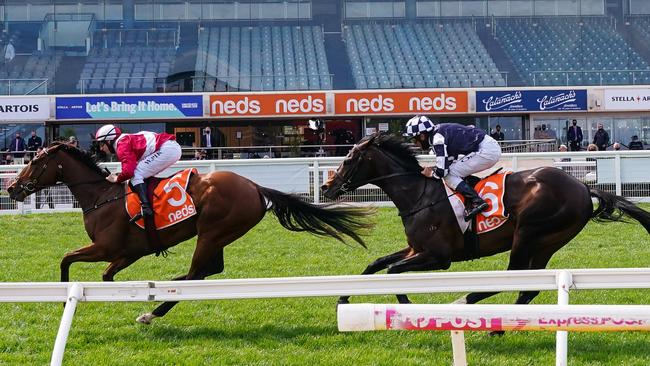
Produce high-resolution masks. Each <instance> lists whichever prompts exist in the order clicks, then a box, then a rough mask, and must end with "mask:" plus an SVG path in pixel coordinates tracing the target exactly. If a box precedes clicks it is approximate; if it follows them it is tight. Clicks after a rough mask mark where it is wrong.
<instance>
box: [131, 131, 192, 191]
mask: <svg viewBox="0 0 650 366" xmlns="http://www.w3.org/2000/svg"><path fill="white" fill-rule="evenodd" d="M181 153H182V151H181V145H179V144H178V142H176V141H174V140H168V141H165V142H164V143H163V144H162V145H160V149H158V150H157V151H154V152H153V153H152V154H150V155H147V156H144V157H142V160H140V161H139V162H138V165H136V167H135V171H134V172H133V178H131V184H133V185H137V184H140V183H144V180H145V179H146V178H149V177H153V176H155V175H156V174H158V173H160V172H162V171H163V170H165V169H167V168H169V167H170V166H172V165H174V163H176V162H177V161H178V160H179V159H180V158H181Z"/></svg>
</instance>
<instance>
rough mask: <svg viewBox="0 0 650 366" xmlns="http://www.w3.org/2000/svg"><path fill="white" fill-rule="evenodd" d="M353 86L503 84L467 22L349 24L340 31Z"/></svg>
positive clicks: (468, 85) (410, 86) (485, 50)
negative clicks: (348, 59)
mask: <svg viewBox="0 0 650 366" xmlns="http://www.w3.org/2000/svg"><path fill="white" fill-rule="evenodd" d="M343 39H344V40H345V43H346V46H347V51H348V56H349V58H350V62H351V67H352V71H353V76H354V81H355V86H356V87H357V88H359V89H376V88H444V87H470V86H474V87H482V86H505V85H506V80H505V78H504V76H503V74H502V73H501V72H500V71H499V70H498V69H497V67H496V64H495V63H494V61H493V60H492V58H491V57H490V55H489V54H488V52H487V49H486V48H485V47H484V46H483V44H482V43H481V41H480V39H479V37H478V34H477V33H476V32H475V31H474V27H473V25H472V23H471V22H469V21H464V22H436V23H434V22H416V23H412V22H404V23H397V24H381V23H379V24H377V23H373V24H368V23H365V24H363V23H361V24H350V25H346V26H345V27H344V32H343Z"/></svg>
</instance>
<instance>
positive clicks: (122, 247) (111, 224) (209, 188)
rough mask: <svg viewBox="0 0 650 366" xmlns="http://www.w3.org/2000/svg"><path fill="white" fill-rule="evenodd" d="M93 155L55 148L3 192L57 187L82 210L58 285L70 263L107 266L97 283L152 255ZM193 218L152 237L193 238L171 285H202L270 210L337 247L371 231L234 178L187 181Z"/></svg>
mask: <svg viewBox="0 0 650 366" xmlns="http://www.w3.org/2000/svg"><path fill="white" fill-rule="evenodd" d="M107 175H108V172H107V171H105V170H102V169H101V168H100V167H99V166H98V165H97V164H96V163H95V161H94V159H93V157H92V156H91V155H90V154H88V153H86V152H83V151H81V150H79V149H77V148H75V147H73V146H70V145H67V144H65V143H54V144H52V145H51V146H50V147H48V148H47V149H45V150H44V151H43V152H42V153H41V154H40V155H38V156H37V157H36V158H35V159H33V160H32V161H31V162H30V163H29V164H28V165H27V166H26V167H25V168H24V169H23V170H22V171H21V172H20V174H19V175H18V177H17V178H16V181H15V182H13V183H12V184H11V186H10V187H9V188H8V189H7V190H8V191H9V194H10V197H11V198H12V199H14V200H17V201H23V200H24V199H25V198H26V197H27V196H29V195H30V194H32V193H35V192H37V191H39V190H40V189H42V188H45V187H48V186H51V185H54V184H56V183H57V182H63V183H64V184H66V185H67V186H68V188H69V189H70V191H71V192H72V194H73V195H74V197H75V198H76V199H77V201H78V202H79V204H80V205H81V208H82V209H83V218H84V226H85V229H86V232H87V233H88V236H89V237H90V239H91V241H92V243H91V244H90V245H88V246H85V247H82V248H79V249H77V250H75V251H73V252H70V253H67V254H66V255H65V256H64V257H63V259H62V260H61V281H62V282H67V281H68V280H69V268H70V265H71V264H72V263H74V262H100V261H105V262H110V265H109V266H108V268H107V269H106V270H105V271H104V274H103V277H102V278H103V280H104V281H113V278H114V276H115V274H117V273H118V272H119V271H120V270H122V269H124V268H126V267H128V266H129V265H131V264H132V263H133V262H135V261H136V260H138V259H140V258H141V257H143V256H145V255H149V254H152V253H154V252H157V251H158V250H155V249H154V248H151V246H150V245H149V242H148V241H147V236H146V234H145V231H144V230H142V229H140V228H138V227H137V226H136V225H135V224H131V223H129V219H130V217H129V215H128V213H127V211H126V209H125V196H126V194H125V186H124V185H122V184H113V183H109V182H108V181H106V179H105V177H106V176H107ZM187 191H188V193H189V195H190V196H191V197H192V199H193V200H194V204H195V206H196V211H197V214H196V215H194V216H192V217H191V218H189V219H187V220H185V221H182V222H180V223H178V224H176V225H173V226H170V227H168V228H165V229H162V230H160V231H158V234H159V237H160V242H161V244H162V245H163V246H164V248H165V249H166V248H169V247H172V246H174V245H176V244H178V243H180V242H182V241H185V240H188V239H190V238H192V237H194V236H197V235H198V239H197V243H196V248H195V251H194V255H193V257H192V264H191V266H190V269H189V271H188V273H187V274H186V275H183V276H180V277H177V278H175V280H200V279H204V278H205V277H207V276H210V275H213V274H217V273H220V272H222V271H223V269H224V262H223V248H224V247H225V246H226V245H228V244H230V243H232V242H233V241H235V240H236V239H238V238H239V237H241V236H243V235H244V234H246V232H248V231H249V230H250V229H251V228H253V227H254V226H255V225H256V224H257V223H259V222H260V220H262V218H263V217H264V214H265V213H266V211H267V210H272V211H273V212H274V214H275V215H276V217H277V218H278V220H279V221H280V224H281V225H282V226H283V227H285V228H287V229H289V230H292V231H307V232H309V233H312V234H315V235H318V236H331V237H334V238H336V239H338V240H340V241H343V238H344V237H343V236H344V235H345V236H348V237H350V238H352V239H354V240H355V241H356V242H358V243H359V244H361V245H362V246H364V247H365V244H364V242H363V240H362V238H361V237H360V236H359V233H360V232H362V231H364V230H365V229H368V228H370V227H371V226H372V225H371V224H370V223H368V221H367V220H366V219H365V218H366V217H367V215H368V214H369V213H370V211H369V210H368V209H360V208H350V207H336V208H334V207H320V206H317V205H313V204H310V203H307V202H305V201H303V200H302V199H300V198H299V197H298V196H294V195H291V194H286V193H282V192H279V191H276V190H273V189H270V188H265V187H262V186H259V185H257V184H255V183H254V182H252V181H250V180H248V179H246V178H244V177H242V176H240V175H237V174H235V173H232V172H225V171H224V172H212V173H209V174H198V175H192V176H191V178H190V182H189V185H188V189H187ZM175 304H176V302H164V303H162V304H160V305H159V306H158V307H157V308H156V309H155V310H154V311H153V312H152V313H146V314H143V315H141V316H140V317H138V319H137V320H138V321H139V322H141V323H145V324H149V323H150V322H151V320H152V319H153V318H155V317H161V316H163V315H165V314H166V313H167V312H168V311H169V310H170V309H171V308H172V307H173V306H174V305H175Z"/></svg>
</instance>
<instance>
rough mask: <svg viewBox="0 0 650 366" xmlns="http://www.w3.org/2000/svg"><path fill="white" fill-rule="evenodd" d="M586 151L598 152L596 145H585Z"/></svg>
mask: <svg viewBox="0 0 650 366" xmlns="http://www.w3.org/2000/svg"><path fill="white" fill-rule="evenodd" d="M587 151H598V146H596V144H589V145H587Z"/></svg>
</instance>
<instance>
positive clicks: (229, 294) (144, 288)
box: [0, 268, 650, 365]
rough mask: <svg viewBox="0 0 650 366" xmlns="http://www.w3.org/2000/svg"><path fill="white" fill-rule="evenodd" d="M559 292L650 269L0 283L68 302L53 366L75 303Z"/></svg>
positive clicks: (606, 285)
mask: <svg viewBox="0 0 650 366" xmlns="http://www.w3.org/2000/svg"><path fill="white" fill-rule="evenodd" d="M561 278H563V281H565V280H567V279H568V280H569V282H568V283H563V282H560V281H559V279H561ZM558 284H559V286H558ZM558 288H564V289H569V288H570V289H580V290H590V289H635V288H650V269H648V268H620V269H575V270H538V271H498V272H497V271H495V272H479V271H477V272H440V273H416V274H411V273H405V274H398V275H372V276H361V275H356V276H322V277H290V278H260V279H235V280H228V279H226V280H205V281H156V282H153V281H136V282H74V283H73V282H70V283H61V282H34V283H31V282H28V283H0V302H15V303H21V302H66V308H65V310H64V314H63V317H62V319H61V325H60V327H59V333H58V335H57V339H56V343H55V347H54V350H53V352H52V359H51V364H52V365H60V364H61V362H62V360H63V352H64V350H65V343H66V340H67V335H68V333H69V331H70V327H71V325H72V318H73V315H74V310H75V307H76V304H77V302H98V301H100V302H127V301H183V300H217V299H243V298H283V297H315V296H341V295H386V294H396V293H403V294H413V293H442V292H472V291H478V292H489V291H521V290H558ZM567 296H568V292H567ZM567 299H568V298H567ZM564 347H566V341H565V343H564ZM565 354H566V353H565ZM559 364H562V365H565V364H566V358H565V360H564V363H559Z"/></svg>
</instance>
